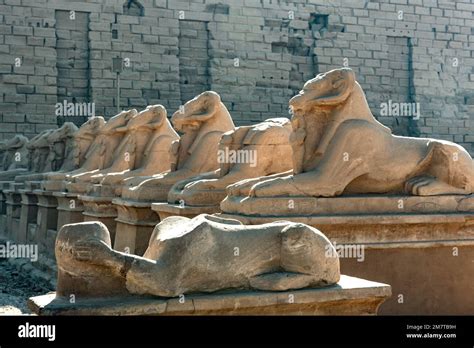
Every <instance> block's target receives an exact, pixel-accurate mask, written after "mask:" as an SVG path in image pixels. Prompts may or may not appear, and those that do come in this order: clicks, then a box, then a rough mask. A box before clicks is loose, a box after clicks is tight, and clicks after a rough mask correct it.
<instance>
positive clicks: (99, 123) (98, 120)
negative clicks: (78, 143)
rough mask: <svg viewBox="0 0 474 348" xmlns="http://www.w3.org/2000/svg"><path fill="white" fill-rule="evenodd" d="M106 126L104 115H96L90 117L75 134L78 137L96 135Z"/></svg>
mask: <svg viewBox="0 0 474 348" xmlns="http://www.w3.org/2000/svg"><path fill="white" fill-rule="evenodd" d="M104 126H105V120H104V118H103V117H102V116H94V117H91V118H89V119H88V120H87V121H86V122H85V123H84V124H83V125H82V126H81V127H80V128H79V130H78V131H77V133H76V134H75V137H76V138H88V137H94V136H96V135H97V134H99V132H100V131H101V130H102V127H104Z"/></svg>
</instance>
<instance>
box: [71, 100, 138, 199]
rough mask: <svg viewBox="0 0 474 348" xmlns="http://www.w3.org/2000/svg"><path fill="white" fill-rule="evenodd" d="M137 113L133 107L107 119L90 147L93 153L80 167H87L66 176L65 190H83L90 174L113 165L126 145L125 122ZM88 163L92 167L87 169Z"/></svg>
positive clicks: (98, 172) (92, 174) (97, 172)
mask: <svg viewBox="0 0 474 348" xmlns="http://www.w3.org/2000/svg"><path fill="white" fill-rule="evenodd" d="M137 114H138V112H137V110H135V109H132V110H128V111H122V112H121V113H119V114H118V115H116V116H114V117H112V118H111V119H110V120H108V121H107V123H106V124H105V125H104V126H103V127H102V128H101V131H100V135H99V141H98V143H97V144H94V145H96V146H94V147H93V148H92V149H91V150H92V151H93V153H92V154H91V156H90V157H89V158H88V160H87V161H86V162H85V163H84V165H83V167H82V169H86V168H87V169H86V170H80V169H79V170H78V171H79V173H74V172H73V173H70V174H68V175H67V176H66V180H67V181H69V183H68V184H66V190H67V191H69V192H81V193H83V192H85V191H86V188H87V184H88V182H89V180H90V178H91V177H92V176H94V175H97V174H100V173H101V172H102V171H104V170H107V168H109V167H111V166H113V164H114V163H115V160H116V159H117V157H118V156H119V155H120V154H121V153H122V152H123V151H124V147H125V146H126V142H125V139H126V134H127V124H128V122H129V121H130V120H131V119H133V118H134V117H136V116H137ZM89 164H90V165H91V167H94V169H92V170H88V168H89ZM84 167H86V168H84Z"/></svg>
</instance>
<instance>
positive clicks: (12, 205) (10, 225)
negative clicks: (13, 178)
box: [3, 183, 23, 242]
mask: <svg viewBox="0 0 474 348" xmlns="http://www.w3.org/2000/svg"><path fill="white" fill-rule="evenodd" d="M22 186H23V185H22V184H14V183H11V184H10V188H9V189H8V190H4V191H3V194H4V195H5V197H6V200H5V204H6V215H7V224H6V233H5V234H6V237H7V238H8V239H10V240H13V241H14V242H16V241H18V238H19V235H18V230H19V224H20V216H21V194H20V193H19V192H18V189H19V188H21V187H22Z"/></svg>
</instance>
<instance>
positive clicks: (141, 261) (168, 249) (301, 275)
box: [56, 214, 340, 297]
mask: <svg viewBox="0 0 474 348" xmlns="http://www.w3.org/2000/svg"><path fill="white" fill-rule="evenodd" d="M236 248H237V249H238V250H239V256H238V257H236V256H235V250H236ZM56 259H57V263H58V271H59V273H58V285H57V295H58V296H66V297H68V296H70V294H75V296H81V297H104V296H111V295H130V294H133V295H154V296H162V297H175V296H179V295H181V294H188V293H195V292H214V291H218V290H223V289H255V290H267V291H285V290H290V289H300V288H305V287H320V286H327V285H332V284H335V283H337V282H338V281H339V277H340V272H339V259H338V257H337V252H336V251H335V249H334V247H333V246H332V244H331V243H330V241H329V240H328V239H327V238H326V237H325V236H324V235H323V234H322V233H321V232H319V231H318V230H316V229H314V228H312V227H309V226H307V225H304V224H300V223H292V222H286V221H280V222H274V223H270V224H265V225H254V226H244V225H242V224H241V223H240V222H238V221H236V220H231V219H222V218H218V217H215V216H211V215H204V214H203V215H199V216H197V217H195V218H193V219H188V218H185V217H169V218H167V219H165V220H163V221H162V222H161V223H159V224H158V225H157V226H156V227H155V230H154V232H153V234H152V236H151V238H150V242H149V246H148V249H147V251H146V252H145V254H144V256H143V257H139V256H136V255H132V254H125V253H121V252H118V251H115V250H113V249H112V248H111V247H110V235H109V232H108V230H107V228H106V227H105V225H103V224H102V223H100V222H83V223H78V224H71V225H65V226H63V227H62V228H61V230H60V231H59V233H58V237H57V240H56Z"/></svg>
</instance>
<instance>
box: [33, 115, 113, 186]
mask: <svg viewBox="0 0 474 348" xmlns="http://www.w3.org/2000/svg"><path fill="white" fill-rule="evenodd" d="M67 123H69V122H66V123H65V125H66V124H67ZM104 125H105V120H104V118H103V117H102V116H94V117H92V118H90V119H89V120H87V121H86V122H85V123H84V124H83V125H82V126H81V127H80V128H79V129H78V130H77V131H76V132H75V133H74V138H73V140H72V144H71V138H70V137H69V136H67V138H66V139H67V141H66V145H65V146H66V148H65V159H64V163H63V165H62V166H61V169H60V170H59V171H57V172H51V173H46V174H45V180H44V181H43V182H42V186H43V188H44V189H46V190H53V191H56V190H60V189H61V187H62V181H63V180H64V179H66V177H67V176H68V175H75V174H80V173H81V172H83V171H88V170H93V169H95V168H94V164H96V161H94V158H93V159H92V160H90V161H89V163H88V164H87V165H86V163H85V162H86V159H88V158H90V157H91V156H92V154H93V149H92V148H91V147H92V145H93V144H95V145H94V149H95V148H96V145H97V143H98V142H99V141H100V139H99V138H98V137H99V134H100V131H101V129H102V127H103V126H104ZM70 131H72V129H68V128H65V129H64V135H65V136H66V135H67V134H68V133H69V132H70ZM55 138H56V137H54V138H53V140H54V139H55ZM83 166H84V167H83Z"/></svg>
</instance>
